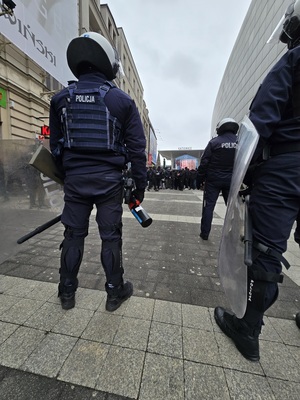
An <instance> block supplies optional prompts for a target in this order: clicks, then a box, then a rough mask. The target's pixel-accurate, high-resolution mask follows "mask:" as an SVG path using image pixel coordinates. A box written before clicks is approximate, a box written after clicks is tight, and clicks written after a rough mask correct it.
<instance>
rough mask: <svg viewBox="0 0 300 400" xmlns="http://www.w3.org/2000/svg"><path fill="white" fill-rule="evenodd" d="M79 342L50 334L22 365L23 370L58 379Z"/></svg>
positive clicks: (71, 338)
mask: <svg viewBox="0 0 300 400" xmlns="http://www.w3.org/2000/svg"><path fill="white" fill-rule="evenodd" d="M77 340H78V339H77V338H73V337H70V336H65V335H59V334H55V333H51V332H50V333H48V334H47V335H46V336H45V337H44V339H43V340H42V341H41V342H40V343H39V344H38V346H37V347H36V348H35V349H34V351H33V352H32V353H31V354H30V355H29V357H28V358H27V359H26V361H25V362H24V363H23V364H22V365H21V369H22V370H24V371H28V372H33V373H35V374H40V375H45V376H48V377H50V378H54V377H56V376H57V374H58V372H59V371H60V369H61V367H62V365H63V364H64V362H65V360H66V358H67V357H68V355H69V354H70V352H71V351H72V349H73V347H74V346H75V344H76V342H77Z"/></svg>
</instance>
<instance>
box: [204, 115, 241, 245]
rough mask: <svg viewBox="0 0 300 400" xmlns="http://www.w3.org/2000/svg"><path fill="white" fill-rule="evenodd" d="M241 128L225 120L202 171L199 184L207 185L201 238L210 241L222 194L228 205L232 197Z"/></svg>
mask: <svg viewBox="0 0 300 400" xmlns="http://www.w3.org/2000/svg"><path fill="white" fill-rule="evenodd" d="M238 129H239V124H238V123H237V122H236V121H235V120H234V119H233V118H224V119H222V120H221V121H220V122H219V123H218V124H217V127H216V133H217V136H216V137H214V138H213V139H211V140H210V141H209V143H208V145H207V146H206V148H205V150H204V153H203V155H202V157H201V161H200V165H199V167H198V180H199V184H200V185H202V184H203V183H204V182H205V186H204V194H203V207H202V218H201V224H200V237H201V238H202V239H203V240H207V239H208V236H209V233H210V230H211V224H212V219H213V212H214V208H215V205H216V202H217V199H218V197H219V194H220V192H221V193H222V195H223V198H224V201H225V204H227V198H228V194H229V188H230V182H231V176H232V170H233V164H234V155H235V149H236V141H237V136H236V133H237V131H238Z"/></svg>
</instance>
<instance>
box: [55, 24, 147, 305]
mask: <svg viewBox="0 0 300 400" xmlns="http://www.w3.org/2000/svg"><path fill="white" fill-rule="evenodd" d="M67 61H68V65H69V67H70V69H71V71H72V72H73V74H74V75H75V76H76V78H78V81H77V82H73V83H71V84H70V85H69V86H68V87H67V88H65V89H63V90H62V91H60V92H59V93H58V94H56V95H54V96H53V98H52V99H51V104H50V131H51V136H50V148H51V152H52V154H53V156H54V157H55V159H56V160H57V163H58V164H61V165H62V168H63V170H64V173H65V180H64V209H63V212H62V217H61V221H62V223H63V224H64V227H65V231H64V240H63V242H62V244H61V263H60V269H59V272H60V283H59V287H58V295H59V297H60V300H61V305H62V308H63V309H70V308H73V307H74V306H75V292H76V289H77V286H78V279H77V275H78V272H79V268H80V264H81V261H82V257H83V251H84V239H85V237H86V236H87V235H88V228H89V218H90V215H91V211H92V209H93V206H94V205H96V208H97V213H96V221H97V224H98V229H99V234H100V238H101V241H102V248H101V254H100V258H101V262H102V266H103V268H104V271H105V276H106V283H105V290H106V292H107V300H106V310H107V311H114V310H116V309H117V308H118V307H120V305H121V304H122V303H123V302H124V301H125V300H126V299H128V298H129V297H130V296H131V295H132V293H133V285H132V283H131V282H128V281H124V279H123V274H124V269H123V262H122V211H123V209H122V202H123V196H124V184H123V179H122V178H123V177H122V171H123V170H124V169H125V167H126V164H127V163H128V162H130V163H131V164H130V165H131V175H132V178H133V179H134V181H135V186H136V187H135V189H134V190H133V192H132V198H133V200H135V199H136V200H138V201H140V202H142V201H143V199H144V191H145V187H146V184H147V180H146V156H145V147H146V139H145V135H144V130H143V126H142V122H141V118H140V115H139V112H138V110H137V107H136V105H135V103H134V101H133V100H132V99H131V98H130V96H128V95H127V94H125V93H124V92H123V91H122V90H120V89H119V88H117V87H116V86H115V85H114V84H113V83H112V80H113V79H115V78H116V76H117V74H118V72H119V70H120V62H119V56H118V54H117V51H116V50H115V49H114V48H113V47H112V46H111V44H110V43H109V42H108V40H107V39H106V38H104V37H103V36H102V35H100V34H99V33H95V32H87V33H84V34H83V35H81V36H79V37H77V38H75V39H73V40H72V41H71V42H70V44H69V46H68V49H67Z"/></svg>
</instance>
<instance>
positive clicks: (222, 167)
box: [198, 131, 237, 184]
mask: <svg viewBox="0 0 300 400" xmlns="http://www.w3.org/2000/svg"><path fill="white" fill-rule="evenodd" d="M236 140H237V136H236V135H235V134H234V133H233V132H231V131H225V132H224V133H223V134H221V135H219V136H217V137H214V138H213V139H211V140H210V141H209V143H208V145H207V146H206V148H205V150H204V153H203V155H202V157H201V161H200V165H199V167H198V178H199V180H200V181H201V182H204V181H210V182H212V183H213V182H216V183H222V182H223V183H224V184H230V180H231V176H232V169H233V164H234V155H235V149H236Z"/></svg>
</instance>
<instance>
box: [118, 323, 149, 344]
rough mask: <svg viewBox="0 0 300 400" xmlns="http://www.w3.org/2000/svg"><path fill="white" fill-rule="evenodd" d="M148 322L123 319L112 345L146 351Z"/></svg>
mask: <svg viewBox="0 0 300 400" xmlns="http://www.w3.org/2000/svg"><path fill="white" fill-rule="evenodd" d="M149 330H150V321H145V320H141V319H133V318H127V317H123V318H122V320H121V322H120V325H119V328H118V330H117V333H116V335H115V337H114V340H113V344H115V345H119V346H122V347H128V348H130V349H136V350H146V348H147V343H148V338H149Z"/></svg>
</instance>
